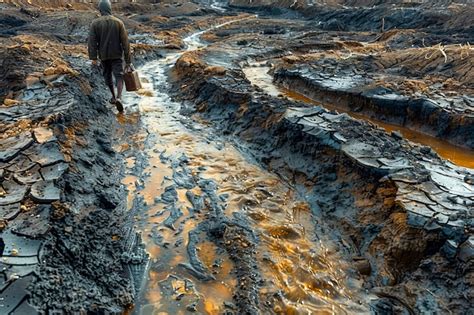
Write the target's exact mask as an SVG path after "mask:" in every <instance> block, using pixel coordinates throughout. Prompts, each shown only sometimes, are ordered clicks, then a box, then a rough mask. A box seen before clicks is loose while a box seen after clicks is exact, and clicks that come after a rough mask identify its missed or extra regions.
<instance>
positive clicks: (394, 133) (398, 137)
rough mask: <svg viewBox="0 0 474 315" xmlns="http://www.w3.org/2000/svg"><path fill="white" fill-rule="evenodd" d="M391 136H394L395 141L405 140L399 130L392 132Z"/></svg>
mask: <svg viewBox="0 0 474 315" xmlns="http://www.w3.org/2000/svg"><path fill="white" fill-rule="evenodd" d="M391 136H392V137H393V138H394V139H397V140H402V139H403V135H402V133H401V132H400V131H398V130H396V131H392V133H391Z"/></svg>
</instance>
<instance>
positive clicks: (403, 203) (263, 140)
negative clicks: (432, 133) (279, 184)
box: [175, 52, 474, 313]
mask: <svg viewBox="0 0 474 315" xmlns="http://www.w3.org/2000/svg"><path fill="white" fill-rule="evenodd" d="M201 54H202V52H201ZM192 58H195V60H196V58H197V57H196V56H193V57H192ZM197 59H198V61H195V62H190V61H189V56H184V57H183V58H181V59H180V60H178V62H177V64H176V69H175V74H176V76H177V77H178V78H179V80H178V82H177V83H176V87H177V88H179V87H180V88H179V89H178V90H177V91H179V92H177V93H176V95H177V96H179V97H182V96H183V95H185V98H186V99H188V100H192V101H193V102H194V104H196V110H197V111H198V112H199V113H200V114H201V115H202V116H203V117H204V118H205V119H206V120H208V121H210V122H212V124H213V125H214V126H215V128H216V129H217V130H219V131H220V132H222V134H224V135H227V137H229V138H230V139H237V140H236V141H242V140H244V141H245V143H246V146H247V148H248V149H250V150H251V152H252V154H253V155H254V156H255V157H256V158H257V159H258V160H259V161H260V162H261V163H262V165H265V167H267V168H268V169H269V170H271V171H273V172H275V173H276V174H278V175H279V176H280V177H281V178H284V179H285V180H286V181H287V182H289V183H291V184H292V185H297V186H298V185H302V186H304V187H305V188H306V189H307V191H308V195H309V198H313V201H314V202H313V204H312V206H314V208H315V209H317V212H319V213H320V214H321V217H322V219H323V220H325V221H327V222H331V223H332V224H333V228H334V230H336V231H338V233H340V235H341V236H340V237H341V244H342V245H341V247H340V248H339V250H341V251H342V252H345V253H347V254H348V255H349V256H351V257H353V259H354V266H357V269H358V271H359V272H360V273H361V274H362V275H364V279H365V281H366V285H367V287H368V288H370V290H369V291H370V292H372V293H374V294H378V296H379V297H381V300H378V301H374V304H373V305H374V307H375V308H380V310H383V309H386V310H393V309H399V308H401V309H405V311H408V312H410V311H416V312H425V311H428V312H436V311H440V312H443V311H447V310H448V309H450V310H451V311H452V310H453V309H456V311H457V312H458V311H459V312H461V313H462V312H466V311H467V310H468V309H469V302H468V300H469V299H466V297H465V296H464V292H465V290H466V289H467V288H468V286H469V280H468V279H469V278H470V277H472V270H471V269H470V267H469V266H470V264H471V263H472V229H473V225H472V224H473V213H472V205H473V201H474V200H473V199H472V197H473V195H472V194H473V190H472V189H473V187H472V182H471V178H472V175H473V174H472V172H471V171H469V170H468V169H462V168H458V167H456V166H454V165H451V164H449V163H447V162H445V161H443V160H441V159H439V157H437V156H436V154H434V153H433V152H430V149H429V148H426V147H420V146H415V145H413V144H410V143H408V142H406V141H405V140H402V139H400V138H397V137H394V136H390V135H387V134H386V133H384V132H383V131H381V130H379V129H376V128H374V127H373V126H370V125H368V124H367V123H364V122H360V121H355V120H353V119H351V118H350V117H348V116H347V115H344V114H337V113H333V112H328V111H326V110H324V109H322V108H320V107H307V106H304V104H301V103H295V102H291V101H288V100H283V99H278V98H275V97H269V96H268V95H265V94H264V93H261V92H258V91H256V90H255V89H254V88H253V87H252V86H250V84H249V82H248V81H247V80H245V78H244V77H243V75H242V73H241V72H240V71H235V70H229V69H227V70H226V71H222V70H221V71H218V72H214V73H212V71H210V69H212V67H209V65H206V64H205V62H203V61H202V60H199V58H197ZM441 177H442V179H441ZM298 179H299V180H298ZM301 182H303V183H304V184H302V183H301ZM455 187H458V188H455ZM458 189H460V190H458ZM465 189H466V190H465ZM461 190H462V192H461ZM439 198H441V199H439ZM454 200H456V202H454ZM451 201H452V202H451ZM451 215H452V216H451ZM361 256H362V258H360V257H361ZM408 257H409V259H408ZM469 257H471V258H469ZM359 259H362V260H359ZM364 266H365V267H364ZM431 270H443V273H434V274H433V273H431ZM446 277H449V278H450V279H453V281H450V282H449V284H448V283H446V281H445V280H446ZM454 279H455V280H454ZM420 283H422V284H423V285H422V286H423V287H424V288H427V289H428V290H429V292H432V293H433V294H431V293H429V292H428V291H425V289H421V286H420ZM400 301H402V302H400Z"/></svg>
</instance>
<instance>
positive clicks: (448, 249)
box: [441, 240, 459, 259]
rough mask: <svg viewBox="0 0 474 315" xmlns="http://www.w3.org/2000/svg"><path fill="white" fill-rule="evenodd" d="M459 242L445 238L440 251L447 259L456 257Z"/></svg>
mask: <svg viewBox="0 0 474 315" xmlns="http://www.w3.org/2000/svg"><path fill="white" fill-rule="evenodd" d="M458 247H459V244H458V243H456V242H455V241H453V240H447V241H446V243H444V245H443V246H442V247H441V252H442V253H443V254H444V255H445V256H446V257H447V258H449V259H453V258H454V257H456V253H457V251H458Z"/></svg>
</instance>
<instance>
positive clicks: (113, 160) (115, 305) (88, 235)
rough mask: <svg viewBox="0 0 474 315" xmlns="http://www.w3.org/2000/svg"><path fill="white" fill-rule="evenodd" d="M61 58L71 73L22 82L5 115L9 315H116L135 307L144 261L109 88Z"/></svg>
mask: <svg viewBox="0 0 474 315" xmlns="http://www.w3.org/2000/svg"><path fill="white" fill-rule="evenodd" d="M63 58H64V59H62V60H63V61H62V62H63V63H64V65H66V64H67V65H68V69H70V72H66V73H58V74H54V75H52V76H50V77H48V79H44V80H40V79H38V80H37V81H35V82H33V84H28V85H29V86H28V87H27V88H25V89H22V90H20V91H19V92H20V94H19V95H17V96H16V97H15V99H16V101H17V102H18V104H15V105H16V106H10V107H6V106H3V107H2V111H1V115H2V121H3V122H4V123H6V125H5V126H4V127H5V128H8V130H9V131H8V133H6V134H5V137H4V139H3V140H2V151H3V152H2V187H3V188H2V192H3V194H2V198H1V202H2V216H3V220H4V221H3V222H4V223H3V224H4V225H3V229H2V236H1V237H2V243H3V244H4V248H3V250H2V257H3V259H2V265H3V266H4V269H3V276H4V278H3V279H4V282H3V284H2V285H3V289H2V297H4V303H2V308H3V309H2V313H5V314H10V313H12V314H26V313H28V314H33V313H36V312H37V311H43V312H54V311H59V312H61V313H64V312H66V313H67V312H69V313H72V312H79V311H93V312H105V311H108V312H116V313H121V312H122V310H124V309H126V308H128V307H129V306H130V305H132V304H133V302H134V296H135V292H136V290H135V283H134V278H133V274H132V269H133V267H131V266H132V265H135V264H141V263H143V261H144V259H145V257H146V254H145V253H144V252H143V250H142V249H141V247H140V244H141V241H140V238H139V236H138V235H137V234H136V233H135V232H134V230H133V228H132V223H131V222H132V220H131V219H130V218H129V216H130V215H133V214H132V213H127V212H126V203H125V192H124V189H123V187H122V186H121V184H120V179H121V178H122V176H123V166H122V165H123V164H122V158H121V156H120V155H119V154H116V152H115V150H114V149H113V147H112V144H113V142H112V140H111V139H112V138H113V130H114V128H117V120H116V117H115V115H114V114H113V112H112V108H110V106H107V101H106V93H105V92H106V88H105V86H104V85H103V84H102V83H98V82H101V81H99V80H96V79H95V78H97V77H98V76H99V73H97V72H95V73H94V72H93V71H91V70H89V68H90V67H89V66H88V64H87V62H86V61H85V59H83V58H81V57H79V58H78V57H74V56H66V55H63ZM34 66H35V67H37V68H39V69H41V64H39V63H37V64H35V65H34ZM71 73H74V74H73V75H72V76H71ZM104 123H105V124H107V125H108V126H110V128H107V129H104V128H103V126H104ZM18 124H19V125H18ZM16 132H19V133H18V134H16V135H15V133H16ZM12 133H13V134H12ZM11 141H16V142H17V143H20V144H21V145H20V146H18V145H16V146H13V147H11V146H9V144H10V143H11ZM12 198H13V199H12ZM30 305H33V306H34V307H35V309H33V308H32V307H31V306H30Z"/></svg>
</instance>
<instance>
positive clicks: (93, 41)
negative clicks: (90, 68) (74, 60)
mask: <svg viewBox="0 0 474 315" xmlns="http://www.w3.org/2000/svg"><path fill="white" fill-rule="evenodd" d="M88 46H89V59H90V60H97V51H98V47H99V43H98V42H97V35H96V32H95V23H92V25H91V29H90V31H89V45H88Z"/></svg>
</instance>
